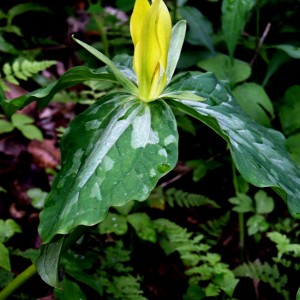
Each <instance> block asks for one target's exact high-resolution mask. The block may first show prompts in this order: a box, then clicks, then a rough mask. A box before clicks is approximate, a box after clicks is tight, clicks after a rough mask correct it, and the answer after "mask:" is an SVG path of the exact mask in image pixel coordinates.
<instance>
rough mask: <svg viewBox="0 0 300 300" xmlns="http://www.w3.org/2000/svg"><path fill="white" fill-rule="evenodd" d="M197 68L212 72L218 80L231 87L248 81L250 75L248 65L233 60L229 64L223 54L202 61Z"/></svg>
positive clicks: (228, 59) (228, 60)
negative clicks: (226, 82) (227, 82)
mask: <svg viewBox="0 0 300 300" xmlns="http://www.w3.org/2000/svg"><path fill="white" fill-rule="evenodd" d="M197 66H198V67H200V68H202V69H203V70H205V71H208V72H213V73H214V74H215V75H216V77H217V78H218V79H219V80H226V81H229V83H230V84H231V85H232V86H233V85H235V84H236V83H238V82H241V81H244V80H246V79H248V78H249V77H250V75H251V68H250V66H249V64H247V63H246V62H244V61H241V60H238V59H234V60H233V62H232V63H231V62H230V58H229V56H226V55H224V54H218V55H216V56H212V57H209V58H207V59H205V60H202V61H200V62H198V64H197Z"/></svg>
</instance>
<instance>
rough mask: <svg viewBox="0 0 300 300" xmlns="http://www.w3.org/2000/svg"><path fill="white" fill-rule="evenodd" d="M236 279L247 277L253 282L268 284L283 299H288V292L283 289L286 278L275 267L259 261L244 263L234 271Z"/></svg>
mask: <svg viewBox="0 0 300 300" xmlns="http://www.w3.org/2000/svg"><path fill="white" fill-rule="evenodd" d="M234 274H235V275H236V276H238V277H249V278H251V279H253V280H255V281H259V280H261V281H263V282H265V283H268V284H269V285H270V286H271V287H272V288H274V289H275V290H276V291H277V292H278V293H279V294H282V295H283V296H284V298H285V299H290V298H289V292H288V291H287V290H285V289H284V286H285V285H286V283H287V276H286V275H283V276H282V275H281V274H280V273H279V270H278V267H277V265H273V266H270V265H269V264H268V263H264V264H261V263H260V262H259V261H254V262H249V263H244V264H242V265H240V266H238V267H237V268H236V269H235V270H234Z"/></svg>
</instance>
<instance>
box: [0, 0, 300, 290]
mask: <svg viewBox="0 0 300 300" xmlns="http://www.w3.org/2000/svg"><path fill="white" fill-rule="evenodd" d="M185 31H186V22H185V21H179V22H178V23H177V24H176V25H175V26H174V27H173V28H172V24H171V17H170V14H169V11H168V9H167V7H166V5H165V3H164V2H163V1H162V0H153V1H152V4H149V2H148V0H137V1H136V3H135V7H134V10H133V14H132V16H131V21H130V32H131V36H132V40H133V44H134V57H133V60H132V59H131V58H130V57H127V56H124V55H122V56H118V57H117V58H116V59H115V60H113V61H111V60H110V59H109V58H107V57H106V56H104V55H103V54H102V53H101V52H99V51H98V50H96V49H94V48H92V47H91V46H89V45H87V44H85V43H84V42H82V41H79V40H78V39H76V38H75V37H73V39H74V41H75V42H77V43H78V44H79V45H81V46H82V47H83V48H85V49H86V50H87V51H89V52H90V53H91V54H93V55H94V56H95V57H97V58H98V59H100V60H101V61H102V62H103V63H105V64H106V66H105V67H103V68H100V69H97V70H91V69H89V68H87V67H83V66H80V67H75V68H73V69H70V70H69V71H67V72H66V73H65V74H64V75H63V76H62V77H61V78H60V79H59V80H58V81H57V82H54V83H51V84H50V85H48V86H46V87H43V88H41V89H39V90H36V91H34V92H31V93H29V94H27V95H24V96H22V97H19V98H16V99H13V100H11V101H8V100H4V101H2V102H1V105H2V107H3V109H4V111H5V112H6V114H8V115H11V114H13V113H14V112H15V111H16V110H17V109H20V108H23V107H25V106H26V105H27V104H29V103H31V102H32V101H37V103H38V105H39V106H45V105H46V104H47V103H48V102H49V101H50V100H51V98H52V97H53V95H54V94H55V93H56V92H57V91H59V90H61V89H65V88H67V87H70V86H73V85H76V84H78V83H80V82H82V81H86V80H95V81H100V80H103V81H109V82H113V83H115V84H117V85H120V86H121V87H122V89H121V91H120V92H115V93H110V94H107V95H106V96H103V97H102V98H100V99H99V100H98V101H96V102H95V103H94V104H92V105H91V106H90V107H89V108H88V109H86V110H85V111H84V112H83V113H81V114H80V115H78V116H77V117H75V118H74V120H73V121H72V122H71V123H70V125H69V127H68V128H67V129H66V132H65V134H64V136H63V137H62V139H61V144H60V146H61V156H62V161H61V170H60V173H59V174H58V175H57V176H56V178H55V180H54V182H53V186H52V190H51V192H50V193H49V195H48V198H47V201H46V204H45V207H44V209H43V211H42V213H41V216H40V226H39V233H40V236H41V238H42V241H43V246H42V249H41V254H40V257H39V258H38V260H37V262H36V268H37V270H38V272H39V274H40V275H41V277H42V278H43V279H44V280H45V281H46V282H47V283H48V284H50V285H52V286H58V279H57V269H58V265H59V257H60V253H61V251H62V249H63V248H66V247H67V246H68V245H69V244H70V240H72V239H73V240H74V239H75V238H76V236H77V237H78V234H77V235H76V233H77V232H78V230H79V231H80V230H81V229H82V228H83V226H92V225H95V224H98V223H100V222H101V221H103V220H104V219H105V217H106V215H107V214H108V210H109V208H110V207H111V206H122V205H124V204H126V203H127V202H129V201H131V200H137V201H144V200H145V199H147V198H148V197H149V194H150V193H151V191H152V189H153V188H154V187H155V186H156V184H157V182H158V180H159V179H160V178H161V177H162V176H164V175H165V174H167V173H168V172H169V171H171V170H172V169H173V168H174V166H175V165H176V163H177V159H178V132H177V123H176V119H175V117H174V114H173V110H180V111H182V112H184V113H186V114H188V115H190V116H192V117H194V118H196V119H197V120H199V121H201V122H203V123H204V124H205V125H207V126H209V127H210V128H212V129H213V130H214V131H215V132H216V133H217V134H219V135H220V136H221V137H222V138H223V139H225V140H226V142H227V143H228V147H229V149H230V152H231V155H232V159H233V162H234V164H235V166H236V168H237V170H238V171H239V172H240V173H241V175H242V176H243V178H244V179H245V180H247V181H248V182H250V183H251V184H253V185H256V186H258V187H272V188H273V189H274V190H275V191H276V192H277V193H278V194H279V195H280V196H281V197H282V198H283V199H284V201H285V202H286V203H287V205H288V208H289V210H290V213H291V214H292V215H293V216H294V217H299V216H300V171H299V169H298V168H297V167H296V165H295V164H294V162H293V161H292V160H291V159H290V157H289V155H288V153H287V151H286V149H285V139H284V137H283V135H282V134H281V133H279V132H277V131H275V130H272V129H269V128H265V127H263V126H261V125H259V124H257V123H255V122H254V121H253V120H252V119H251V118H250V117H249V116H248V115H246V114H245V113H244V112H243V110H242V109H241V108H240V107H239V105H238V104H237V102H236V101H235V99H234V98H233V96H232V94H231V92H230V88H229V87H228V85H227V84H226V82H222V81H218V80H217V79H216V77H215V76H214V75H213V74H212V73H204V74H200V73H197V74H195V73H191V72H186V73H181V74H179V75H176V76H174V77H173V74H174V71H175V68H176V65H177V62H178V59H179V56H180V51H181V48H182V45H183V42H184V37H185ZM172 77H173V78H172Z"/></svg>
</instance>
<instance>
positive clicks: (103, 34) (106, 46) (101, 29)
mask: <svg viewBox="0 0 300 300" xmlns="http://www.w3.org/2000/svg"><path fill="white" fill-rule="evenodd" d="M92 16H93V18H94V20H95V22H96V25H97V27H98V30H99V33H100V36H101V39H102V45H103V53H104V54H105V56H107V57H108V58H109V56H110V55H109V43H108V39H107V34H106V31H105V29H104V26H103V20H102V18H101V20H100V19H99V18H98V16H97V15H96V14H92Z"/></svg>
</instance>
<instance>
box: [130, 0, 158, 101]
mask: <svg viewBox="0 0 300 300" xmlns="http://www.w3.org/2000/svg"><path fill="white" fill-rule="evenodd" d="M161 2H162V1H161V0H156V1H154V2H153V4H152V5H151V7H150V9H149V10H148V12H147V15H146V17H145V19H144V22H143V26H142V31H141V36H140V39H139V40H138V43H137V45H136V46H135V51H134V70H135V72H136V75H137V78H138V85H139V92H140V96H142V97H145V98H149V95H150V90H151V86H152V79H153V76H154V75H155V70H157V66H158V64H159V60H160V47H159V41H158V37H157V30H156V26H157V21H158V17H159V8H160V4H161Z"/></svg>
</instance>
